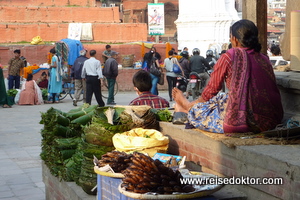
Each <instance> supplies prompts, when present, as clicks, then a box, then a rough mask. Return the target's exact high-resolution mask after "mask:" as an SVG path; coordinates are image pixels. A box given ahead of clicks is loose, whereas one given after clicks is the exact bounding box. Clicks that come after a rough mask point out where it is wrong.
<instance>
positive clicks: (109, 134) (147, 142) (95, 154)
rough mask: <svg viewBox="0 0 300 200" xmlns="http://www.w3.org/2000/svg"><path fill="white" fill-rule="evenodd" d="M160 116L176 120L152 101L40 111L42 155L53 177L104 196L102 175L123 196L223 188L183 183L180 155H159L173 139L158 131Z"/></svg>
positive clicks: (185, 194) (195, 193)
mask: <svg viewBox="0 0 300 200" xmlns="http://www.w3.org/2000/svg"><path fill="white" fill-rule="evenodd" d="M158 121H172V113H171V112H170V111H169V110H167V109H163V110H156V109H151V108H150V107H149V106H115V107H97V106H90V105H88V104H84V105H83V106H81V107H79V108H76V109H72V110H70V111H69V112H62V111H60V110H57V109H55V108H53V107H52V108H50V109H48V110H47V111H46V112H44V113H41V121H40V123H41V124H43V125H44V127H43V129H42V130H41V134H42V152H41V155H40V156H41V158H42V160H43V161H44V163H45V165H47V167H48V168H49V170H50V172H51V174H52V175H53V176H55V177H58V178H59V179H60V180H64V181H68V182H70V181H73V182H76V184H77V185H79V186H80V187H81V188H82V189H83V190H84V191H85V192H86V193H87V194H90V195H96V194H97V192H98V198H99V199H101V198H102V197H101V195H104V194H103V190H102V188H101V185H102V183H103V180H106V181H108V182H109V183H110V184H115V186H112V185H110V186H109V187H113V188H114V189H115V190H118V191H116V192H117V193H118V194H117V195H121V196H122V198H123V197H125V196H127V197H130V198H138V199H145V198H152V197H151V195H161V196H162V197H167V196H166V195H171V196H173V197H172V198H175V199H176V198H180V196H183V197H184V198H186V199H187V198H193V197H196V196H199V195H200V194H201V195H204V194H206V195H207V194H208V193H207V191H209V192H210V193H211V192H214V191H216V190H218V189H220V187H221V186H219V185H216V186H214V187H212V186H211V188H208V189H207V188H205V187H201V188H199V187H198V188H197V187H196V186H195V185H189V184H181V182H180V178H183V177H184V176H186V175H191V174H190V173H189V172H186V171H184V170H185V169H180V168H179V166H180V165H179V164H180V159H179V160H177V158H178V156H177V157H176V156H174V157H173V156H172V155H169V156H170V159H169V158H168V160H166V159H165V158H166V156H167V155H168V154H160V153H167V149H168V142H169V139H168V137H166V136H164V135H162V134H161V133H160V132H159V131H158V130H159V123H158ZM159 154H160V156H161V158H159V157H157V155H159ZM155 156H156V157H155ZM154 157H155V158H154ZM157 158H158V159H157ZM178 161H179V162H178ZM183 163H184V161H183ZM182 166H184V165H182ZM182 166H181V168H182ZM182 170H183V171H182ZM111 177H112V178H111ZM116 177H117V179H115V178H116ZM97 190H98V191H97ZM203 192H205V193H203ZM109 195H113V194H109ZM149 195H150V197H149ZM174 195H175V196H174ZM176 195H177V196H176ZM106 196H107V194H106ZM171 196H170V197H171ZM120 198H121V197H120Z"/></svg>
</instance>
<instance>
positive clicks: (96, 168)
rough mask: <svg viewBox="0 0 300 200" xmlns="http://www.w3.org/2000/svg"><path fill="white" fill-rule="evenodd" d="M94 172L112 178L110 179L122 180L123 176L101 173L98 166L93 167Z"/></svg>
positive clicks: (120, 174)
mask: <svg viewBox="0 0 300 200" xmlns="http://www.w3.org/2000/svg"><path fill="white" fill-rule="evenodd" d="M94 172H95V173H96V174H99V175H101V176H108V177H112V178H124V175H123V174H122V173H111V172H103V171H100V170H99V167H98V166H94Z"/></svg>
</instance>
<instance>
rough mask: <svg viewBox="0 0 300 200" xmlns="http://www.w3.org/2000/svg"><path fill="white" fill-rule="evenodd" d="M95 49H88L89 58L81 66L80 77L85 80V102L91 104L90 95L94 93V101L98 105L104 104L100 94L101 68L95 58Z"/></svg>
mask: <svg viewBox="0 0 300 200" xmlns="http://www.w3.org/2000/svg"><path fill="white" fill-rule="evenodd" d="M96 53H97V52H96V50H91V51H90V58H89V59H87V60H86V61H85V62H84V64H83V68H82V73H81V78H82V79H83V81H86V103H88V104H90V105H91V102H92V96H93V94H95V98H96V101H97V103H98V106H99V107H103V106H104V105H105V104H104V102H103V99H102V95H101V80H100V79H101V78H103V75H102V69H101V62H100V61H99V60H97V59H96V58H95V56H96Z"/></svg>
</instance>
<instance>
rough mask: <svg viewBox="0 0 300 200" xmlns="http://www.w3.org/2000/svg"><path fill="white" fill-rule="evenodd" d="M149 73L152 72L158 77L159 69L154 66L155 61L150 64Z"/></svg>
mask: <svg viewBox="0 0 300 200" xmlns="http://www.w3.org/2000/svg"><path fill="white" fill-rule="evenodd" d="M150 73H151V74H153V75H154V76H157V77H160V74H161V72H160V70H159V69H158V67H156V64H155V62H153V63H152V65H151V66H150Z"/></svg>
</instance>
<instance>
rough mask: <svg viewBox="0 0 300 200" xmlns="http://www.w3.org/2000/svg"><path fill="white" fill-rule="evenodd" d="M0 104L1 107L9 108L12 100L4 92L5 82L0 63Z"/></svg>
mask: <svg viewBox="0 0 300 200" xmlns="http://www.w3.org/2000/svg"><path fill="white" fill-rule="evenodd" d="M0 105H2V107H3V108H11V106H12V105H13V102H12V100H11V99H9V97H8V96H7V93H6V88H5V82H4V76H3V70H2V66H1V64H0Z"/></svg>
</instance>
